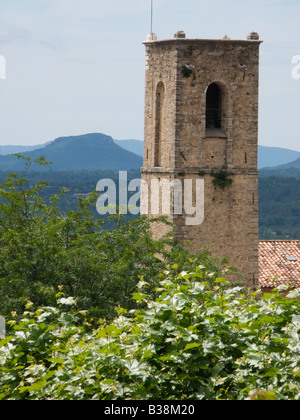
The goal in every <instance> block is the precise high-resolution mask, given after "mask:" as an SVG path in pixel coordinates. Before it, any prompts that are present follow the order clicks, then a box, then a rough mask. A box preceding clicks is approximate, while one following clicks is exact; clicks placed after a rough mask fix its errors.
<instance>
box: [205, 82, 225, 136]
mask: <svg viewBox="0 0 300 420" xmlns="http://www.w3.org/2000/svg"><path fill="white" fill-rule="evenodd" d="M221 119H222V93H221V89H220V87H219V86H218V85H217V84H216V83H212V84H211V85H209V86H208V88H207V92H206V128H221V127H222V121H221Z"/></svg>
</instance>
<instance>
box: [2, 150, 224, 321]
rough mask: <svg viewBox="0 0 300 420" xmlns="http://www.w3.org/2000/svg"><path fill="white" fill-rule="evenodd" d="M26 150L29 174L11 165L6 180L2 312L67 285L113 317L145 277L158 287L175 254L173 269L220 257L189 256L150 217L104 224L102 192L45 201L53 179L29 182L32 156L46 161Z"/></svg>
mask: <svg viewBox="0 0 300 420" xmlns="http://www.w3.org/2000/svg"><path fill="white" fill-rule="evenodd" d="M20 158H22V159H25V172H24V174H23V175H18V174H16V173H10V174H9V175H8V176H7V178H6V179H5V181H4V182H3V183H2V184H1V185H0V315H2V316H5V317H7V316H10V313H11V312H12V311H14V312H17V313H18V314H21V313H22V312H23V311H24V307H25V304H26V302H27V301H32V302H34V304H35V305H36V306H55V305H56V298H55V296H56V293H57V290H58V287H59V286H63V287H64V292H65V293H66V295H68V296H74V297H75V298H77V299H78V301H77V304H78V307H79V308H80V309H82V310H88V311H89V316H90V317H94V319H97V318H100V317H102V318H105V319H113V318H114V317H115V316H116V312H115V307H116V306H118V305H121V306H122V307H124V308H126V309H128V310H130V309H133V308H134V307H135V306H134V304H135V302H134V301H133V300H132V299H131V296H132V293H134V292H135V291H136V285H137V283H138V282H139V279H140V278H141V277H143V278H144V280H145V281H147V283H148V287H149V291H150V290H152V291H154V289H155V287H156V286H157V284H158V280H159V275H160V272H161V271H162V270H163V269H165V268H167V267H168V266H169V265H171V266H173V264H172V261H174V260H175V261H177V264H178V267H177V269H175V268H173V272H176V271H177V272H180V271H181V270H187V269H189V267H191V266H193V265H195V264H197V262H198V263H199V261H205V262H206V263H207V264H210V265H214V264H215V261H213V260H212V259H211V258H210V257H209V255H208V252H204V253H203V254H202V255H199V256H193V257H192V258H191V256H190V255H189V253H188V252H187V251H185V250H184V249H183V248H181V247H179V246H177V247H174V246H172V247H170V244H171V243H172V241H171V239H170V238H163V239H161V240H160V241H154V240H152V236H151V231H150V229H149V227H150V222H149V220H148V219H147V218H146V217H141V218H139V219H136V220H131V221H129V222H127V223H125V221H124V220H122V219H121V218H120V217H118V216H115V217H114V216H112V218H111V220H110V223H111V225H112V226H113V227H112V228H111V229H110V230H107V229H105V228H104V226H103V224H104V220H101V219H97V218H96V217H95V216H93V214H92V212H91V207H94V208H95V201H96V198H97V197H96V195H91V196H90V197H89V198H88V199H86V200H82V199H81V200H79V204H78V209H77V210H73V211H70V212H68V213H67V214H62V213H61V211H60V208H59V203H60V200H61V198H62V196H63V194H64V191H62V192H61V193H59V194H54V195H52V197H51V198H50V203H49V204H47V203H46V202H45V200H44V199H43V198H42V193H43V191H44V190H45V189H47V187H48V184H47V183H45V182H37V183H36V184H35V185H31V184H30V182H28V178H27V177H26V175H27V172H28V170H29V169H30V168H31V166H32V165H33V164H34V163H37V164H42V165H44V164H47V163H46V162H45V161H44V159H43V158H40V159H37V160H36V161H35V162H32V161H31V160H30V159H28V158H24V157H21V156H20ZM158 255H163V256H164V260H162V259H161V258H159V257H158ZM209 261H210V263H209ZM216 269H217V267H216Z"/></svg>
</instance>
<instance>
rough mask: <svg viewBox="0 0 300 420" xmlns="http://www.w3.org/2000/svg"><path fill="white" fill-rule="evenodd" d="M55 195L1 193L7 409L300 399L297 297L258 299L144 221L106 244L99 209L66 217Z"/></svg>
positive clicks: (120, 227) (84, 204)
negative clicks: (41, 404) (18, 403)
mask: <svg viewBox="0 0 300 420" xmlns="http://www.w3.org/2000/svg"><path fill="white" fill-rule="evenodd" d="M41 163H42V161H41ZM30 165H31V162H28V164H27V166H28V167H29V166H30ZM44 186H45V185H44V183H38V184H37V185H35V186H28V185H27V181H26V179H25V178H23V177H20V176H17V175H16V174H10V175H9V177H8V178H7V179H6V181H5V182H4V183H3V184H2V186H1V188H0V244H1V247H0V308H1V309H0V314H1V315H5V316H6V318H7V321H8V324H7V325H8V329H7V332H8V337H7V338H6V339H4V340H2V341H0V399H2V400H5V399H26V400H28V399H178V400H187V399H212V400H215V399H225V400H226V399H229V400H230V399H232V400H238V399H247V398H250V399H300V344H299V332H300V302H299V301H298V300H297V298H298V296H299V295H300V293H298V291H295V292H293V293H290V294H289V295H288V296H287V297H286V298H284V297H282V296H281V295H280V294H279V292H274V293H273V294H265V295H264V296H263V297H260V296H259V292H257V293H254V294H252V295H251V294H250V295H249V291H247V290H243V289H242V288H240V287H233V286H232V285H230V284H229V283H228V282H227V281H226V280H225V278H224V277H226V275H227V273H228V272H229V270H228V269H227V268H226V267H225V268H224V263H225V260H223V261H216V260H213V259H212V258H211V257H210V256H209V253H208V252H204V253H203V254H201V255H196V256H192V255H190V254H189V252H188V251H186V250H184V249H182V248H181V247H180V246H175V245H174V244H173V243H172V240H171V239H170V238H164V239H163V240H161V241H158V242H154V241H153V240H152V238H151V234H150V231H149V221H148V220H147V219H145V218H140V219H137V220H135V221H131V222H129V223H124V222H123V221H122V220H121V219H119V218H116V220H114V223H115V229H112V230H111V231H107V230H104V229H103V226H102V223H103V222H101V221H100V220H97V219H95V218H94V217H93V216H91V213H90V211H89V207H90V205H91V204H92V200H93V197H90V199H88V200H80V202H79V209H78V211H71V212H69V213H68V214H66V215H61V214H60V211H59V208H58V205H57V203H58V201H59V198H60V195H55V196H53V197H52V199H51V204H50V205H47V204H46V203H45V202H44V201H43V200H42V198H41V195H40V193H41V190H42V188H43V187H44ZM158 255H159V256H160V257H161V256H163V258H159V257H158ZM69 296H72V297H69ZM116 307H117V308H116ZM115 308H116V309H115ZM99 318H101V319H99Z"/></svg>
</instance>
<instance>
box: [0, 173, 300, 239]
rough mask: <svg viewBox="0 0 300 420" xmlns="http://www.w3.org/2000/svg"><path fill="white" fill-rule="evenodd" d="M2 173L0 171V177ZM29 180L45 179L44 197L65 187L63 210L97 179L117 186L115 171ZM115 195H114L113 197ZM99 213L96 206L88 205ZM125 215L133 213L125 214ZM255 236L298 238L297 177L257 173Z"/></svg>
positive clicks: (39, 175) (31, 180)
mask: <svg viewBox="0 0 300 420" xmlns="http://www.w3.org/2000/svg"><path fill="white" fill-rule="evenodd" d="M5 176H6V174H5V173H4V172H0V181H1V180H4V179H5ZM27 177H28V178H29V183H30V184H34V183H36V182H38V181H40V180H45V181H47V182H48V183H49V186H48V187H47V188H45V189H44V190H43V191H42V196H43V198H44V199H45V200H49V198H50V197H51V195H52V194H56V193H58V192H59V191H60V190H61V189H65V190H66V192H65V194H64V195H63V196H62V197H61V201H60V208H61V210H62V212H63V213H67V212H68V211H69V210H74V209H76V208H77V205H78V197H80V196H81V194H83V195H82V197H84V194H88V193H91V192H92V191H94V190H95V188H96V185H97V182H98V181H99V180H100V179H103V178H109V179H113V180H114V181H115V183H116V185H117V186H118V182H119V172H118V171H63V172H56V171H48V172H44V173H40V172H31V173H29V174H27ZM139 177H140V171H139V170H133V171H129V172H128V181H130V180H131V179H136V178H139ZM117 198H118V197H117ZM91 211H92V214H93V215H94V216H97V217H98V216H99V215H98V214H97V212H96V208H95V207H93V208H92V209H91ZM128 218H129V219H132V218H134V216H130V215H128ZM259 236H260V239H299V238H300V179H295V178H279V177H266V178H264V177H260V178H259Z"/></svg>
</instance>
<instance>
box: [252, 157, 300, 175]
mask: <svg viewBox="0 0 300 420" xmlns="http://www.w3.org/2000/svg"><path fill="white" fill-rule="evenodd" d="M259 174H260V177H261V178H267V177H271V176H272V177H277V178H296V179H300V158H299V159H296V160H294V161H293V162H289V163H286V164H285V165H279V166H275V167H273V168H264V169H261V170H260V173H259Z"/></svg>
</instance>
